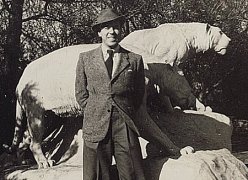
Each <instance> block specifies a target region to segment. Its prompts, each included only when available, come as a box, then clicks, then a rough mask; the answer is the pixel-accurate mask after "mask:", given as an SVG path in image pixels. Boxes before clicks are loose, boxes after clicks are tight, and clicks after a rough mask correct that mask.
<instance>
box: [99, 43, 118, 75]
mask: <svg viewBox="0 0 248 180" xmlns="http://www.w3.org/2000/svg"><path fill="white" fill-rule="evenodd" d="M107 50H112V51H113V52H114V53H113V70H112V77H113V74H114V73H115V71H116V69H117V66H118V65H119V63H120V59H121V58H120V52H119V50H120V46H119V45H117V47H116V48H114V49H111V48H109V47H107V46H106V45H105V44H102V53H103V58H104V61H106V60H107V59H108V56H109V53H108V52H107Z"/></svg>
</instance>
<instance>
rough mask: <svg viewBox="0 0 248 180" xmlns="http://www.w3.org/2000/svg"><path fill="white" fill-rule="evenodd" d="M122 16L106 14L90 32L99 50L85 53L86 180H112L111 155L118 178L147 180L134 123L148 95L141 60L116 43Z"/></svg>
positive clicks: (81, 76)
mask: <svg viewBox="0 0 248 180" xmlns="http://www.w3.org/2000/svg"><path fill="white" fill-rule="evenodd" d="M123 22H124V17H123V16H119V15H118V14H117V13H116V12H114V11H113V10H112V9H105V10H103V11H102V12H101V13H100V15H99V17H98V18H97V22H96V23H95V24H94V25H93V27H92V29H93V30H94V31H95V32H97V33H98V36H99V37H100V38H101V39H102V44H101V46H100V47H98V48H97V49H94V50H92V51H89V52H86V53H81V54H80V57H79V61H78V64H77V70H76V82H75V90H76V92H75V94H76V99H77V102H78V103H79V105H80V106H81V107H82V108H83V109H84V120H83V138H84V147H83V179H84V180H94V179H102V180H108V179H110V166H111V164H112V155H113V156H114V157H115V161H116V164H117V169H118V174H119V179H120V180H122V179H126V180H143V179H145V178H144V173H143V169H142V165H141V160H142V155H141V149H140V144H139V141H138V135H139V132H138V130H137V127H136V126H135V124H134V122H133V119H134V116H135V112H136V111H137V110H138V108H139V106H140V105H141V103H142V98H143V95H144V86H145V84H144V65H143V60H142V58H141V56H139V55H137V54H134V53H131V52H128V51H126V50H125V49H123V48H122V47H121V46H120V45H119V44H118V43H119V41H120V39H121V25H122V24H123Z"/></svg>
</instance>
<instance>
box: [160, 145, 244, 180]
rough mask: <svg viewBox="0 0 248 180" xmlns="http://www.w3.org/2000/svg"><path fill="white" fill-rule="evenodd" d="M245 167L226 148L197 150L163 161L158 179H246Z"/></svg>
mask: <svg viewBox="0 0 248 180" xmlns="http://www.w3.org/2000/svg"><path fill="white" fill-rule="evenodd" d="M247 178H248V169H247V167H246V166H245V165H244V164H243V163H242V162H241V161H240V160H238V159H236V158H235V157H234V156H233V155H232V154H231V153H230V151H228V150H227V149H221V150H213V151H198V152H196V153H194V154H189V155H184V156H181V157H180V158H179V159H176V160H175V159H169V160H168V161H167V162H166V163H164V165H163V168H162V170H161V173H160V178H159V179H160V180H182V179H183V180H223V179H225V180H234V179H235V180H246V179H247Z"/></svg>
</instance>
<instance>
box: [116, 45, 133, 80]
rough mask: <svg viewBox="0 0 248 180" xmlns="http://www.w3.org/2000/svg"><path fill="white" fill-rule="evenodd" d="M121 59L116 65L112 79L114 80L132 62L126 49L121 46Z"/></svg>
mask: <svg viewBox="0 0 248 180" xmlns="http://www.w3.org/2000/svg"><path fill="white" fill-rule="evenodd" d="M120 53H121V54H120V61H119V64H118V65H117V67H116V70H115V72H114V74H113V76H112V79H111V81H113V80H114V79H115V78H116V77H117V76H118V75H119V74H120V73H121V72H122V71H123V70H124V69H125V68H126V67H128V65H129V64H130V62H129V60H128V59H129V56H128V54H127V52H124V50H123V49H122V48H121V49H120Z"/></svg>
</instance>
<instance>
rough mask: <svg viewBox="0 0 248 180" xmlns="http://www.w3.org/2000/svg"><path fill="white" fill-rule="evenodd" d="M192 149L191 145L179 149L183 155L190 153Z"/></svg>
mask: <svg viewBox="0 0 248 180" xmlns="http://www.w3.org/2000/svg"><path fill="white" fill-rule="evenodd" d="M194 151H195V150H194V148H192V147H191V146H186V147H184V148H182V149H181V150H180V154H181V155H182V156H183V155H186V154H192V153H194Z"/></svg>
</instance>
